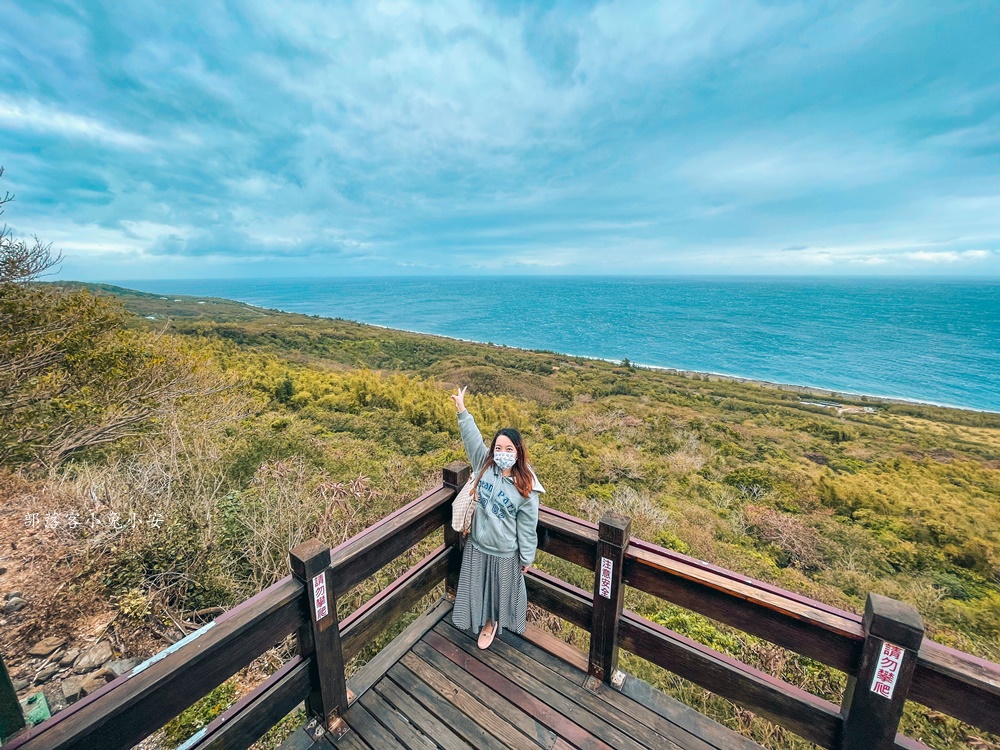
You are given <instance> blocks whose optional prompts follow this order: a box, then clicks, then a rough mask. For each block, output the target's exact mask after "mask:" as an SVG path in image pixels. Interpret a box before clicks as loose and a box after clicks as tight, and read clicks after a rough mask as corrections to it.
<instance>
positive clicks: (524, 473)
mask: <svg viewBox="0 0 1000 750" xmlns="http://www.w3.org/2000/svg"><path fill="white" fill-rule="evenodd" d="M501 435H504V436H505V437H507V438H508V439H509V440H510V442H512V443H513V444H514V450H516V451H517V459H516V460H515V461H514V465H513V466H512V467H511V474H513V478H514V488H515V489H516V490H517V492H518V494H520V495H522V496H523V497H528V496H529V495H530V494H531V487H532V486H533V485H534V482H535V479H534V477H533V476H532V475H531V470H530V469H529V468H528V449H527V448H525V447H524V440H523V439H522V438H521V433H520V432H518V431H517V430H515V429H514V428H513V427H505V428H504V429H502V430H500V431H499V432H498V433H497V434H496V435H494V436H493V442H492V443H490V448H489V450H488V451H487V452H486V461H485V462H484V463H483V468H482V471H480V472H479V476H478V477H476V485H475V487H473V488H472V496H473V497H477V493H478V492H479V480H480V479H482V478H483V474H485V473H486V471H487V469H489V468H490V467H491V466H496V462H495V461H494V460H493V451H494V450H496V447H497V438H498V437H500V436H501Z"/></svg>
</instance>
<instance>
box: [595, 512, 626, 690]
mask: <svg viewBox="0 0 1000 750" xmlns="http://www.w3.org/2000/svg"><path fill="white" fill-rule="evenodd" d="M631 528H632V519H630V518H628V517H627V516H623V515H621V514H620V513H605V514H604V516H603V517H602V518H601V520H600V523H599V524H598V527H597V565H596V569H595V570H594V620H593V626H592V627H591V632H590V663H589V665H588V668H587V671H588V673H589V674H590V677H591V678H592V679H593V680H600V681H603V682H606V683H610V682H611V681H612V678H613V677H614V674H615V670H616V669H617V668H618V623H619V621H620V620H621V616H622V601H623V596H624V593H625V592H624V587H623V586H622V559H623V558H624V556H625V548H626V547H627V546H628V540H629V531H630V529H631Z"/></svg>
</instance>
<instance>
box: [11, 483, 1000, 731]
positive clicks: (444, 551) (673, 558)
mask: <svg viewBox="0 0 1000 750" xmlns="http://www.w3.org/2000/svg"><path fill="white" fill-rule="evenodd" d="M468 471H469V470H468V467H467V466H464V465H462V464H452V465H451V466H449V467H447V468H446V469H445V470H444V476H443V482H442V484H441V485H440V486H439V487H437V488H435V489H433V490H431V491H430V492H428V493H426V494H424V495H423V496H421V497H419V498H417V499H416V500H414V501H413V502H411V503H409V504H408V505H406V506H404V507H403V508H401V509H399V510H398V511H396V512H395V513H393V514H391V515H390V516H388V517H386V518H384V519H383V520H382V521H380V522H378V523H376V524H375V525H374V526H371V527H369V528H367V529H365V530H364V531H363V532H361V533H360V534H358V535H357V536H355V537H353V538H352V539H350V540H348V541H347V542H345V543H344V544H342V545H340V546H339V547H337V548H336V549H333V550H331V549H330V548H329V547H328V546H326V545H324V544H323V543H322V542H320V541H318V540H310V541H309V542H306V543H305V544H303V545H301V546H300V547H298V548H296V549H294V550H292V551H291V553H290V558H291V568H292V574H291V575H290V576H288V577H287V578H285V579H283V580H281V581H279V582H277V583H275V584H274V585H273V586H271V587H269V588H268V589H266V590H264V591H262V592H261V593H259V594H258V595H256V596H254V597H252V598H251V599H249V600H247V601H245V602H243V603H241V604H239V605H238V606H236V607H234V608H233V609H231V610H229V611H228V612H226V613H225V614H223V615H221V616H219V617H218V618H217V619H216V620H214V621H213V622H211V623H209V624H207V625H206V626H204V627H203V628H201V629H200V630H198V631H196V632H194V633H192V634H190V635H189V636H187V637H186V638H184V639H183V640H182V641H179V642H178V643H176V644H174V645H173V646H171V647H170V648H168V649H166V650H165V651H162V652H160V653H159V654H157V655H155V656H153V657H151V658H150V659H148V660H147V661H146V662H144V663H143V664H140V665H139V666H137V667H135V668H134V669H132V670H131V671H130V672H127V673H125V674H124V675H122V676H121V677H119V678H118V679H116V680H115V681H113V682H111V683H109V684H107V685H106V686H105V687H103V688H102V689H100V690H98V691H97V692H95V693H94V694H92V695H89V696H87V697H86V698H84V699H82V700H80V701H78V702H77V703H75V704H73V705H72V706H70V707H69V708H67V709H66V710H64V711H62V712H61V713H59V714H57V715H56V716H55V717H53V718H52V719H50V720H48V721H46V722H44V723H42V724H39V725H38V726H35V727H32V728H30V729H28V730H22V731H20V732H19V733H17V734H15V735H14V736H13V738H11V739H8V740H7V742H5V743H4V748H5V749H6V748H12V749H13V748H18V749H20V750H41V749H42V748H44V749H45V750H70V749H71V748H72V749H73V750H114V749H115V748H131V747H132V746H133V745H135V744H136V743H137V742H139V741H141V740H142V739H143V738H145V737H147V736H149V735H150V734H152V733H153V732H155V731H156V730H157V729H158V728H160V727H161V726H163V725H164V724H165V723H166V722H167V721H169V720H170V719H171V718H173V717H174V716H176V715H178V714H179V713H181V712H182V711H183V710H184V709H185V708H187V707H188V706H190V705H191V704H192V703H194V702H195V701H196V700H198V699H199V698H201V697H202V696H204V695H206V694H208V693H209V692H210V691H211V690H212V689H214V688H215V687H217V686H218V685H220V684H221V683H222V682H224V681H225V680H227V679H228V678H229V677H231V676H232V675H233V674H235V673H236V672H237V671H238V670H240V669H242V668H243V667H245V666H246V665H247V664H249V663H250V662H251V661H252V660H254V659H255V658H257V657H258V656H259V655H260V654H262V653H264V652H265V651H266V650H268V649H269V648H271V647H272V646H274V645H275V644H277V643H279V642H280V641H282V640H283V639H284V638H286V637H287V636H288V635H291V634H293V633H294V634H296V636H297V640H298V645H299V648H298V651H299V653H298V655H297V656H295V657H294V658H293V659H292V660H290V661H289V662H288V663H286V664H285V665H283V666H282V667H281V668H280V669H279V670H278V671H277V672H275V673H274V674H273V675H271V676H270V677H269V678H268V679H267V680H265V681H264V682H263V683H262V684H261V685H259V686H258V687H257V688H255V689H254V690H253V691H252V692H251V693H250V694H248V695H246V696H244V697H243V698H241V699H240V700H239V701H237V703H235V704H234V705H233V706H231V707H230V708H229V709H228V710H226V711H225V712H224V713H223V714H221V715H220V716H219V717H217V718H216V719H215V720H214V721H213V722H212V723H211V724H209V725H208V726H207V727H205V728H204V729H202V730H201V731H199V732H198V733H197V734H196V735H195V736H193V737H192V738H191V739H190V740H188V741H187V742H186V743H184V745H183V746H182V748H183V750H235V749H236V748H246V747H249V745H251V744H252V743H253V742H254V741H256V740H257V739H258V738H259V737H261V736H262V735H263V734H264V733H265V732H266V731H267V730H268V729H269V728H271V727H272V726H274V725H275V724H276V723H277V722H278V721H279V720H281V719H282V718H283V717H284V716H286V715H287V714H288V713H289V712H291V711H293V710H294V709H295V707H296V706H298V705H299V704H301V703H302V702H303V701H304V702H305V705H306V709H307V712H308V714H309V716H310V717H311V718H310V720H309V722H308V723H307V725H306V726H305V727H302V728H300V729H299V730H297V731H296V732H295V733H294V734H293V735H292V736H291V737H290V738H289V739H288V740H287V741H286V743H285V746H284V747H285V748H286V750H301V749H303V748H330V747H337V748H351V749H353V750H358V749H361V748H372V749H373V750H383V748H420V749H421V750H432V748H436V747H441V748H445V749H446V750H450V749H451V748H464V747H476V748H479V747H482V748H501V747H514V748H546V749H548V748H553V749H555V750H570V749H571V748H577V750H591V749H596V748H600V749H601V750H606V749H607V748H615V750H618V749H619V748H625V749H628V750H639V749H640V748H646V749H648V750H653V749H654V748H670V749H672V750H677V749H678V748H683V749H685V750H711V749H712V748H717V749H719V750H722V749H723V748H735V749H736V750H750V749H751V748H756V747H758V746H757V745H755V744H754V743H752V742H750V741H749V740H747V739H745V738H742V737H739V736H738V735H735V734H733V733H732V732H730V731H729V730H728V729H725V728H723V727H721V726H720V725H718V724H716V723H714V722H712V721H711V720H709V719H708V718H706V717H705V716H702V715H701V714H699V713H697V712H696V711H694V710H692V709H690V708H687V707H685V706H683V705H682V704H680V703H678V702H677V701H675V700H673V699H672V698H669V697H668V696H666V695H664V694H663V693H661V692H659V691H657V690H655V689H653V688H652V687H650V686H649V685H648V684H646V683H644V682H642V681H641V680H638V679H636V678H634V677H632V676H629V675H624V674H622V673H621V672H620V671H619V669H618V651H619V649H620V648H622V649H626V650H627V651H629V652H631V653H633V654H635V655H637V656H639V657H642V658H644V659H646V660H648V661H650V662H652V663H653V664H656V665H658V666H660V667H662V668H664V669H666V670H669V671H670V672H673V673H675V674H677V675H680V676H681V677H684V678H686V679H688V680H690V681H692V682H694V683H696V684H697V685H700V686H701V687H703V688H705V689H706V690H709V691H711V692H713V693H715V694H717V695H719V696H722V697H723V698H726V699H727V700H729V701H732V702H733V703H735V704H737V705H740V706H743V707H745V708H747V709H749V710H751V711H753V712H755V713H757V714H759V715H761V716H764V717H766V718H767V719H769V720H771V721H772V722H774V723H775V724H778V725H780V726H782V727H785V728H786V729H788V730H790V731H792V732H794V733H796V734H798V735H799V736H801V737H803V738H805V739H806V740H808V741H810V742H812V743H814V744H816V745H818V746H819V747H822V748H830V749H831V750H840V749H845V750H861V749H862V748H864V749H865V750H889V749H890V748H900V749H902V750H916V749H918V748H925V747H926V746H925V745H923V744H921V743H920V742H918V741H916V740H914V739H911V738H909V737H905V736H903V735H901V734H898V733H897V727H898V724H899V718H900V716H901V714H902V710H903V706H904V704H905V703H906V701H915V702H918V703H921V704H923V705H925V706H928V707H930V708H932V709H934V710H935V711H938V712H940V713H943V714H946V715H948V716H952V717H955V718H957V719H960V720H961V721H964V722H966V723H968V724H971V725H973V726H975V727H978V728H979V729H981V730H984V731H986V732H993V733H1000V665H997V664H994V663H992V662H988V661H985V660H983V659H979V658H977V657H974V656H971V655H969V654H965V653H962V652H960V651H956V650H954V649H950V648H947V647H945V646H942V645H940V644H937V643H934V642H932V641H929V640H926V639H924V638H923V625H922V623H921V621H920V617H919V615H918V614H917V612H916V611H915V610H914V609H913V608H912V607H910V606H909V605H906V604H903V603H901V602H897V601H893V600H891V599H886V598H885V597H880V596H877V595H870V596H869V598H868V603H867V606H866V610H865V615H864V617H863V618H862V617H858V616H857V615H854V614H852V613H849V612H844V611H842V610H838V609H835V608H833V607H829V606H827V605H825V604H822V603H820V602H816V601H813V600H810V599H807V598H805V597H802V596H799V595H797V594H793V593H790V592H788V591H783V590H781V589H779V588H776V587H774V586H770V585H768V584H765V583H762V582H760V581H755V580H751V579H747V578H745V577H743V576H741V575H739V574H736V573H733V572H731V571H727V570H724V569H721V568H717V567H714V566H711V565H708V564H707V563H704V562H701V561H699V560H695V559H693V558H690V557H687V556H685V555H681V554H678V553H675V552H672V551H670V550H665V549H662V548H660V547H657V546H655V545H652V544H649V543H648V542H644V541H642V540H640V539H636V538H634V537H632V536H631V535H630V534H629V527H630V524H629V520H628V519H627V518H623V517H621V516H616V515H613V514H610V515H608V516H605V518H603V519H602V520H601V523H600V524H597V525H595V524H592V523H588V522H586V521H582V520H580V519H578V518H573V517H572V516H568V515H565V514H563V513H559V512H557V511H553V510H551V509H547V508H542V509H541V511H540V513H539V522H538V539H539V549H541V550H544V551H545V552H547V553H549V554H552V555H555V556H557V557H560V558H562V559H564V560H567V561H569V562H572V563H575V564H577V565H580V566H582V567H583V568H586V569H588V570H590V571H594V579H595V580H594V587H593V590H592V591H584V590H582V589H579V588H576V587H574V586H571V585H570V584H568V583H566V582H565V581H562V580H560V579H558V578H555V577H553V576H551V575H548V574H546V573H544V572H542V571H539V570H536V569H532V570H529V572H528V574H527V576H526V582H527V587H528V599H529V601H530V602H532V603H533V604H535V605H536V606H538V607H540V608H542V609H544V610H546V611H548V612H550V613H552V614H553V615H555V616H557V617H560V618H562V619H563V620H565V621H567V622H570V623H572V624H574V625H577V626H579V627H580V628H583V629H584V630H585V631H587V632H588V633H590V649H589V653H587V654H584V653H581V652H577V651H575V650H573V649H572V648H570V647H569V646H567V645H565V644H562V643H561V642H559V641H557V640H556V639H555V638H553V637H552V636H548V635H546V634H544V633H542V632H541V631H538V630H535V629H533V628H531V627H529V629H528V631H527V632H526V633H525V635H524V636H523V637H521V636H517V635H513V634H509V633H505V634H503V635H502V636H500V637H498V638H497V640H496V641H494V644H493V645H492V646H491V647H490V649H489V650H487V651H480V650H479V649H478V648H477V646H476V644H475V642H474V641H473V640H472V638H471V637H470V636H469V635H468V634H466V633H462V632H460V631H458V630H456V629H455V628H454V627H452V625H451V624H450V618H448V617H447V615H448V614H449V612H450V609H451V604H450V601H449V598H448V597H447V596H446V598H445V599H442V600H440V601H439V602H438V603H437V604H436V605H434V606H433V607H432V608H430V609H429V610H428V611H427V612H424V613H423V614H421V615H420V616H419V617H418V618H417V620H416V621H414V622H413V623H412V624H411V625H410V626H409V627H408V628H407V629H406V630H404V631H403V633H402V634H400V635H399V636H397V637H396V638H395V639H394V640H393V641H391V642H390V643H389V645H387V646H386V647H385V648H383V649H382V650H381V651H380V652H378V654H376V655H375V656H374V658H372V659H371V660H370V661H369V662H368V663H367V664H366V665H365V666H364V667H363V668H362V669H361V670H360V671H359V672H357V673H356V674H355V675H353V676H352V678H351V679H350V680H347V679H346V674H345V669H344V665H345V663H346V662H347V661H348V660H350V659H352V658H353V657H355V656H357V655H358V654H359V653H360V652H361V651H362V650H363V649H364V648H366V647H367V646H368V645H369V644H371V642H372V641H373V639H374V638H376V637H377V636H378V635H379V634H380V633H382V632H383V631H384V630H385V629H386V628H387V627H388V626H390V625H392V624H393V623H395V622H396V621H397V620H398V619H399V617H400V616H401V615H402V614H403V613H405V612H407V611H408V610H410V609H411V608H412V607H413V606H414V605H415V604H416V603H417V602H419V601H420V600H421V599H422V598H423V597H424V596H426V595H427V594H429V593H430V592H431V591H432V590H433V589H434V588H435V587H436V586H438V585H439V584H440V583H441V582H442V581H444V582H445V591H446V593H447V595H448V596H451V595H453V593H454V589H455V586H456V584H457V581H458V570H459V566H460V562H461V539H460V538H459V535H457V534H456V533H454V532H453V531H452V530H451V528H450V526H449V522H450V517H451V501H452V500H453V499H454V497H455V494H456V492H457V490H458V488H460V487H461V486H462V484H463V483H464V482H465V480H466V478H467V477H468ZM442 526H443V527H444V543H443V544H442V545H441V546H439V547H438V548H437V549H435V550H434V551H433V552H431V553H430V554H429V555H427V557H425V558H424V559H423V560H422V561H421V562H419V563H418V564H417V565H415V566H413V567H412V568H410V569H409V570H408V571H407V572H406V573H405V574H404V575H402V576H400V577H399V578H398V579H396V580H395V581H394V582H393V583H392V584H391V585H390V586H388V587H386V588H385V589H383V590H382V591H380V592H379V593H378V594H377V595H376V596H375V597H373V598H372V599H371V600H370V601H368V602H367V603H365V604H364V605H363V606H362V607H361V608H360V609H358V610H357V611H355V612H353V613H351V614H350V615H349V616H347V617H345V618H344V619H343V620H342V621H341V620H339V618H338V613H337V599H338V597H341V596H343V595H345V594H347V593H348V592H349V591H350V590H351V589H352V588H353V587H354V586H356V585H357V584H358V583H360V582H361V581H363V580H364V579H366V578H368V577H369V576H371V575H372V574H374V573H376V572H377V571H379V570H380V569H381V568H382V567H384V566H385V565H387V564H388V563H390V562H392V561H393V560H395V559H396V558H397V557H399V556H400V555H401V554H403V553H404V552H406V551H407V550H409V549H410V548H412V547H413V546H414V545H416V544H418V543H419V542H421V541H422V540H423V539H425V538H426V537H428V536H429V535H430V534H431V533H433V532H435V531H437V530H438V529H440V528H441V527H442ZM626 586H628V587H632V588H635V589H637V590H640V591H643V592H645V593H647V594H651V595H653V596H656V597H659V598H661V599H663V600H666V601H668V602H672V603H674V604H676V605H678V606H681V607H684V608H687V609H689V610H691V611H694V612H697V613H700V614H702V615H705V616H707V617H709V618H712V619H713V620H715V621H717V622H720V623H724V624H726V625H730V626H733V627H735V628H738V629H740V630H742V631H744V632H746V633H750V634H752V635H755V636H758V637H760V638H763V639H765V640H767V641H770V642H771V643H774V644H777V645H778V646H780V647H782V648H785V649H787V650H790V651H793V652H795V653H798V654H802V655H804V656H807V657H809V658H811V659H814V660H816V661H818V662H821V663H823V664H826V665H828V666H831V667H833V668H835V669H838V670H840V671H841V672H844V673H846V674H847V676H848V680H847V689H846V691H845V694H844V696H843V699H842V701H841V703H840V705H836V704H834V703H830V702H829V701H827V700H824V699H822V698H820V697H818V696H815V695H812V694H810V693H808V692H806V691H804V690H801V689H799V688H797V687H795V686H793V685H790V684H788V683H786V682H783V681H782V680H780V679H778V678H775V677H773V676H771V675H768V674H765V673H763V672H760V671H758V670H756V669H754V668H752V667H750V666H748V665H745V664H742V663H740V662H739V661H736V660H735V659H733V658H731V657H729V656H727V655H725V654H722V653H719V652H717V651H714V650H712V649H710V648H708V647H706V646H703V645H701V644H699V643H697V642H695V641H692V640H690V639H688V638H685V637H683V636H681V635H679V634H677V633H674V632H672V631H670V630H668V629H666V628H664V627H662V626H660V625H658V624H656V623H653V622H651V621H649V620H647V619H645V618H643V617H641V616H640V615H638V614H636V613H634V612H630V611H628V610H624V609H623V608H622V601H623V600H622V596H623V592H624V590H625V587H626ZM2 692H3V691H0V693H2ZM9 698H10V696H5V695H2V694H0V703H3V702H4V700H8V701H9ZM0 708H5V707H4V706H0Z"/></svg>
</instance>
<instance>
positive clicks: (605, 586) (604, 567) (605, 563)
mask: <svg viewBox="0 0 1000 750" xmlns="http://www.w3.org/2000/svg"><path fill="white" fill-rule="evenodd" d="M614 569H615V563H614V561H613V560H609V559H608V558H606V557H602V558H601V587H600V592H601V596H603V597H604V598H605V599H610V598H611V571H613V570H614Z"/></svg>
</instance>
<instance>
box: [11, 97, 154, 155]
mask: <svg viewBox="0 0 1000 750" xmlns="http://www.w3.org/2000/svg"><path fill="white" fill-rule="evenodd" d="M0 127H6V128H10V129H14V130H30V131H33V132H36V133H51V134H54V135H58V136H62V137H64V138H81V139H85V140H91V141H98V142H100V143H105V144H107V145H109V146H118V147H121V148H127V149H148V148H150V147H151V146H152V145H153V143H152V141H150V140H149V139H148V138H146V137H145V136H142V135H138V134H136V133H130V132H128V131H126V130H121V129H118V128H114V127H111V126H109V125H105V124H104V123H103V122H101V121H99V120H95V119H93V118H91V117H84V116H82V115H76V114H73V113H72V112H66V111H64V110H62V109H59V108H57V107H54V106H52V105H48V104H43V103H41V102H38V101H36V100H34V99H24V100H20V101H19V100H16V99H11V98H9V97H0Z"/></svg>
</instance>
